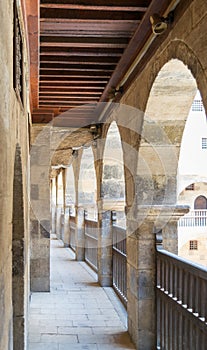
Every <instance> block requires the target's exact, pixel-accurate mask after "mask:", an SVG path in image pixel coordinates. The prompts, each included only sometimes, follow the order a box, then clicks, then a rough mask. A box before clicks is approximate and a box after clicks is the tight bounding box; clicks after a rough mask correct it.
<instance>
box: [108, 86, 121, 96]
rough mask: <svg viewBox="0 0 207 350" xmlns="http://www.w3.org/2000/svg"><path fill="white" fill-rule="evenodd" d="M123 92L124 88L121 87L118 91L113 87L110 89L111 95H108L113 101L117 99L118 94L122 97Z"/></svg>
mask: <svg viewBox="0 0 207 350" xmlns="http://www.w3.org/2000/svg"><path fill="white" fill-rule="evenodd" d="M123 92H124V88H123V86H120V87H119V89H116V88H115V87H111V89H110V91H109V93H108V97H109V98H110V99H113V98H115V97H116V96H117V95H118V94H121V95H122V94H123Z"/></svg>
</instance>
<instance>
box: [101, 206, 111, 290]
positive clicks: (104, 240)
mask: <svg viewBox="0 0 207 350" xmlns="http://www.w3.org/2000/svg"><path fill="white" fill-rule="evenodd" d="M99 222H100V230H99V235H98V236H99V237H98V281H99V283H100V285H101V286H102V287H111V286H112V223H111V211H103V212H102V213H101V214H99Z"/></svg>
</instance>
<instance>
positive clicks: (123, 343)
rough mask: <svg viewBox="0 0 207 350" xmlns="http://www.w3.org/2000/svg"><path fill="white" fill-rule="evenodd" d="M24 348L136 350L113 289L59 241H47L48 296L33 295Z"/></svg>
mask: <svg viewBox="0 0 207 350" xmlns="http://www.w3.org/2000/svg"><path fill="white" fill-rule="evenodd" d="M29 320H30V322H29V349H28V350H111V349H117V350H123V349H135V347H134V346H133V344H132V343H131V341H130V337H129V335H128V333H127V329H126V324H127V319H126V311H125V309H124V306H123V305H122V304H121V302H120V301H119V299H118V298H117V296H116V294H115V293H114V291H113V289H112V288H101V287H100V286H99V285H98V283H97V281H96V274H95V273H94V272H93V271H92V270H91V269H90V268H89V267H88V265H86V264H85V263H84V262H76V261H74V255H73V253H72V252H71V251H70V250H69V249H68V248H63V244H62V242H61V241H58V240H51V292H50V293H33V294H32V297H31V304H30V318H29Z"/></svg>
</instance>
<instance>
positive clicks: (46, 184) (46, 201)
mask: <svg viewBox="0 0 207 350" xmlns="http://www.w3.org/2000/svg"><path fill="white" fill-rule="evenodd" d="M31 136H32V147H31V151H30V166H31V190H30V199H31V212H30V234H31V241H30V242H31V254H30V282H31V285H30V287H31V291H32V292H48V291H50V220H51V214H50V127H46V126H45V127H44V129H40V130H39V126H37V127H35V126H33V127H32V135H31Z"/></svg>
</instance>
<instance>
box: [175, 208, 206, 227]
mask: <svg viewBox="0 0 207 350" xmlns="http://www.w3.org/2000/svg"><path fill="white" fill-rule="evenodd" d="M178 225H179V226H180V227H203V226H207V210H205V209H203V210H201V209H197V210H191V211H190V212H189V213H188V214H186V215H184V216H183V217H182V218H181V219H180V220H179V222H178Z"/></svg>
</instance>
